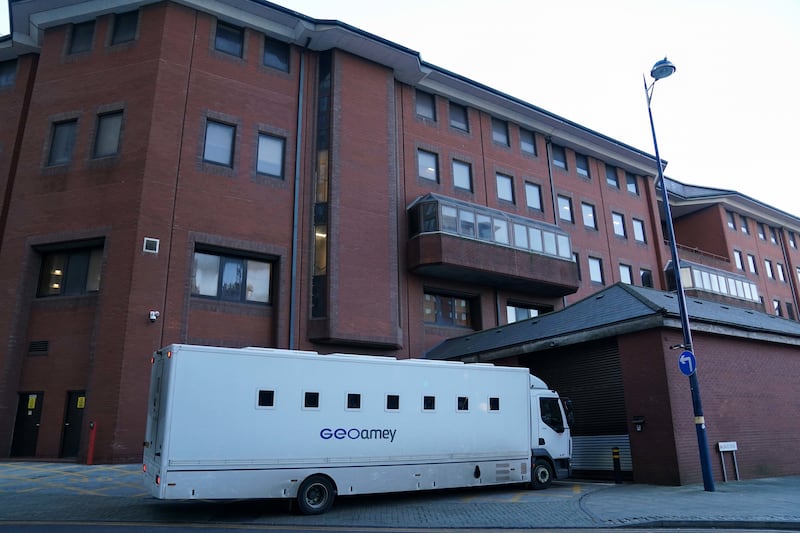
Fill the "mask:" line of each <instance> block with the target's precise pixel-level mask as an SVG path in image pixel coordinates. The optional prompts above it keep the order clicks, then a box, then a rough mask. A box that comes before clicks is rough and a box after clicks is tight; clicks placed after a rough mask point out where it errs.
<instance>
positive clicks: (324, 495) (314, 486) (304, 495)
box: [297, 474, 336, 515]
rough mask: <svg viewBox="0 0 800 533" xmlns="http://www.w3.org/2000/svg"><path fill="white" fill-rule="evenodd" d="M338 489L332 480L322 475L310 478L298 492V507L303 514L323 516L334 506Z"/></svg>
mask: <svg viewBox="0 0 800 533" xmlns="http://www.w3.org/2000/svg"><path fill="white" fill-rule="evenodd" d="M335 497H336V489H335V488H334V487H333V482H332V481H331V480H330V478H328V477H326V476H322V475H319V474H317V475H314V476H309V477H307V478H306V479H305V481H303V483H302V484H301V485H300V490H298V491H297V507H298V509H299V511H300V512H301V513H302V514H306V515H311V514H322V513H324V512H325V511H327V510H328V509H330V508H331V505H333V500H334V498H335Z"/></svg>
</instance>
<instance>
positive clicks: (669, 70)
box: [650, 57, 676, 80]
mask: <svg viewBox="0 0 800 533" xmlns="http://www.w3.org/2000/svg"><path fill="white" fill-rule="evenodd" d="M675 70H676V68H675V65H673V64H672V61H670V60H669V59H667V58H666V57H665V58H664V59H662V60H660V61H656V64H655V65H653V68H652V69H650V76H651V77H652V78H653V79H654V80H660V79H662V78H666V77H668V76H672V75H673V74H674V73H675Z"/></svg>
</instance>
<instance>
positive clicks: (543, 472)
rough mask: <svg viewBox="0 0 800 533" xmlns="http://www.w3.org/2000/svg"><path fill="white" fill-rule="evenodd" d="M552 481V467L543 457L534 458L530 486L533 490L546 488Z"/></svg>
mask: <svg viewBox="0 0 800 533" xmlns="http://www.w3.org/2000/svg"><path fill="white" fill-rule="evenodd" d="M552 482H553V468H552V467H551V466H550V463H548V462H547V461H546V460H545V459H536V461H534V463H533V471H532V472H531V488H532V489H534V490H542V489H546V488H547V487H549V486H550V483H552Z"/></svg>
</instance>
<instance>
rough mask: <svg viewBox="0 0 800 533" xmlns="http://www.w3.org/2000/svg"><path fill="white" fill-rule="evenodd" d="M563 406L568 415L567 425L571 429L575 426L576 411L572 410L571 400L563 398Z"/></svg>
mask: <svg viewBox="0 0 800 533" xmlns="http://www.w3.org/2000/svg"><path fill="white" fill-rule="evenodd" d="M561 404H562V405H563V406H564V413H565V414H566V415H567V424H569V427H572V426H574V425H575V411H573V410H572V400H570V399H569V398H561Z"/></svg>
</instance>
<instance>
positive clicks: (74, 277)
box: [36, 244, 104, 298]
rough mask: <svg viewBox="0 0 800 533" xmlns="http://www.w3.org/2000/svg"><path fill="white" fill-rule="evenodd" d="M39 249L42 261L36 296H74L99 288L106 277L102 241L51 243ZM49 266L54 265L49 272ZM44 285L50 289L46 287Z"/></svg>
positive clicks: (96, 290) (90, 292)
mask: <svg viewBox="0 0 800 533" xmlns="http://www.w3.org/2000/svg"><path fill="white" fill-rule="evenodd" d="M39 253H40V257H41V261H40V265H39V275H38V279H37V283H36V298H58V297H75V296H83V295H85V294H92V293H97V292H99V291H100V286H101V283H102V279H103V263H104V257H103V256H104V249H103V245H101V244H94V245H65V246H63V247H53V248H52V249H50V248H49V247H48V249H46V250H40V251H39ZM58 258H60V260H57V259H58ZM48 266H50V267H51V270H50V271H49V272H48V270H47V269H48ZM54 278H56V279H55V280H54ZM93 278H94V279H93ZM45 287H47V290H44V288H45Z"/></svg>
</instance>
